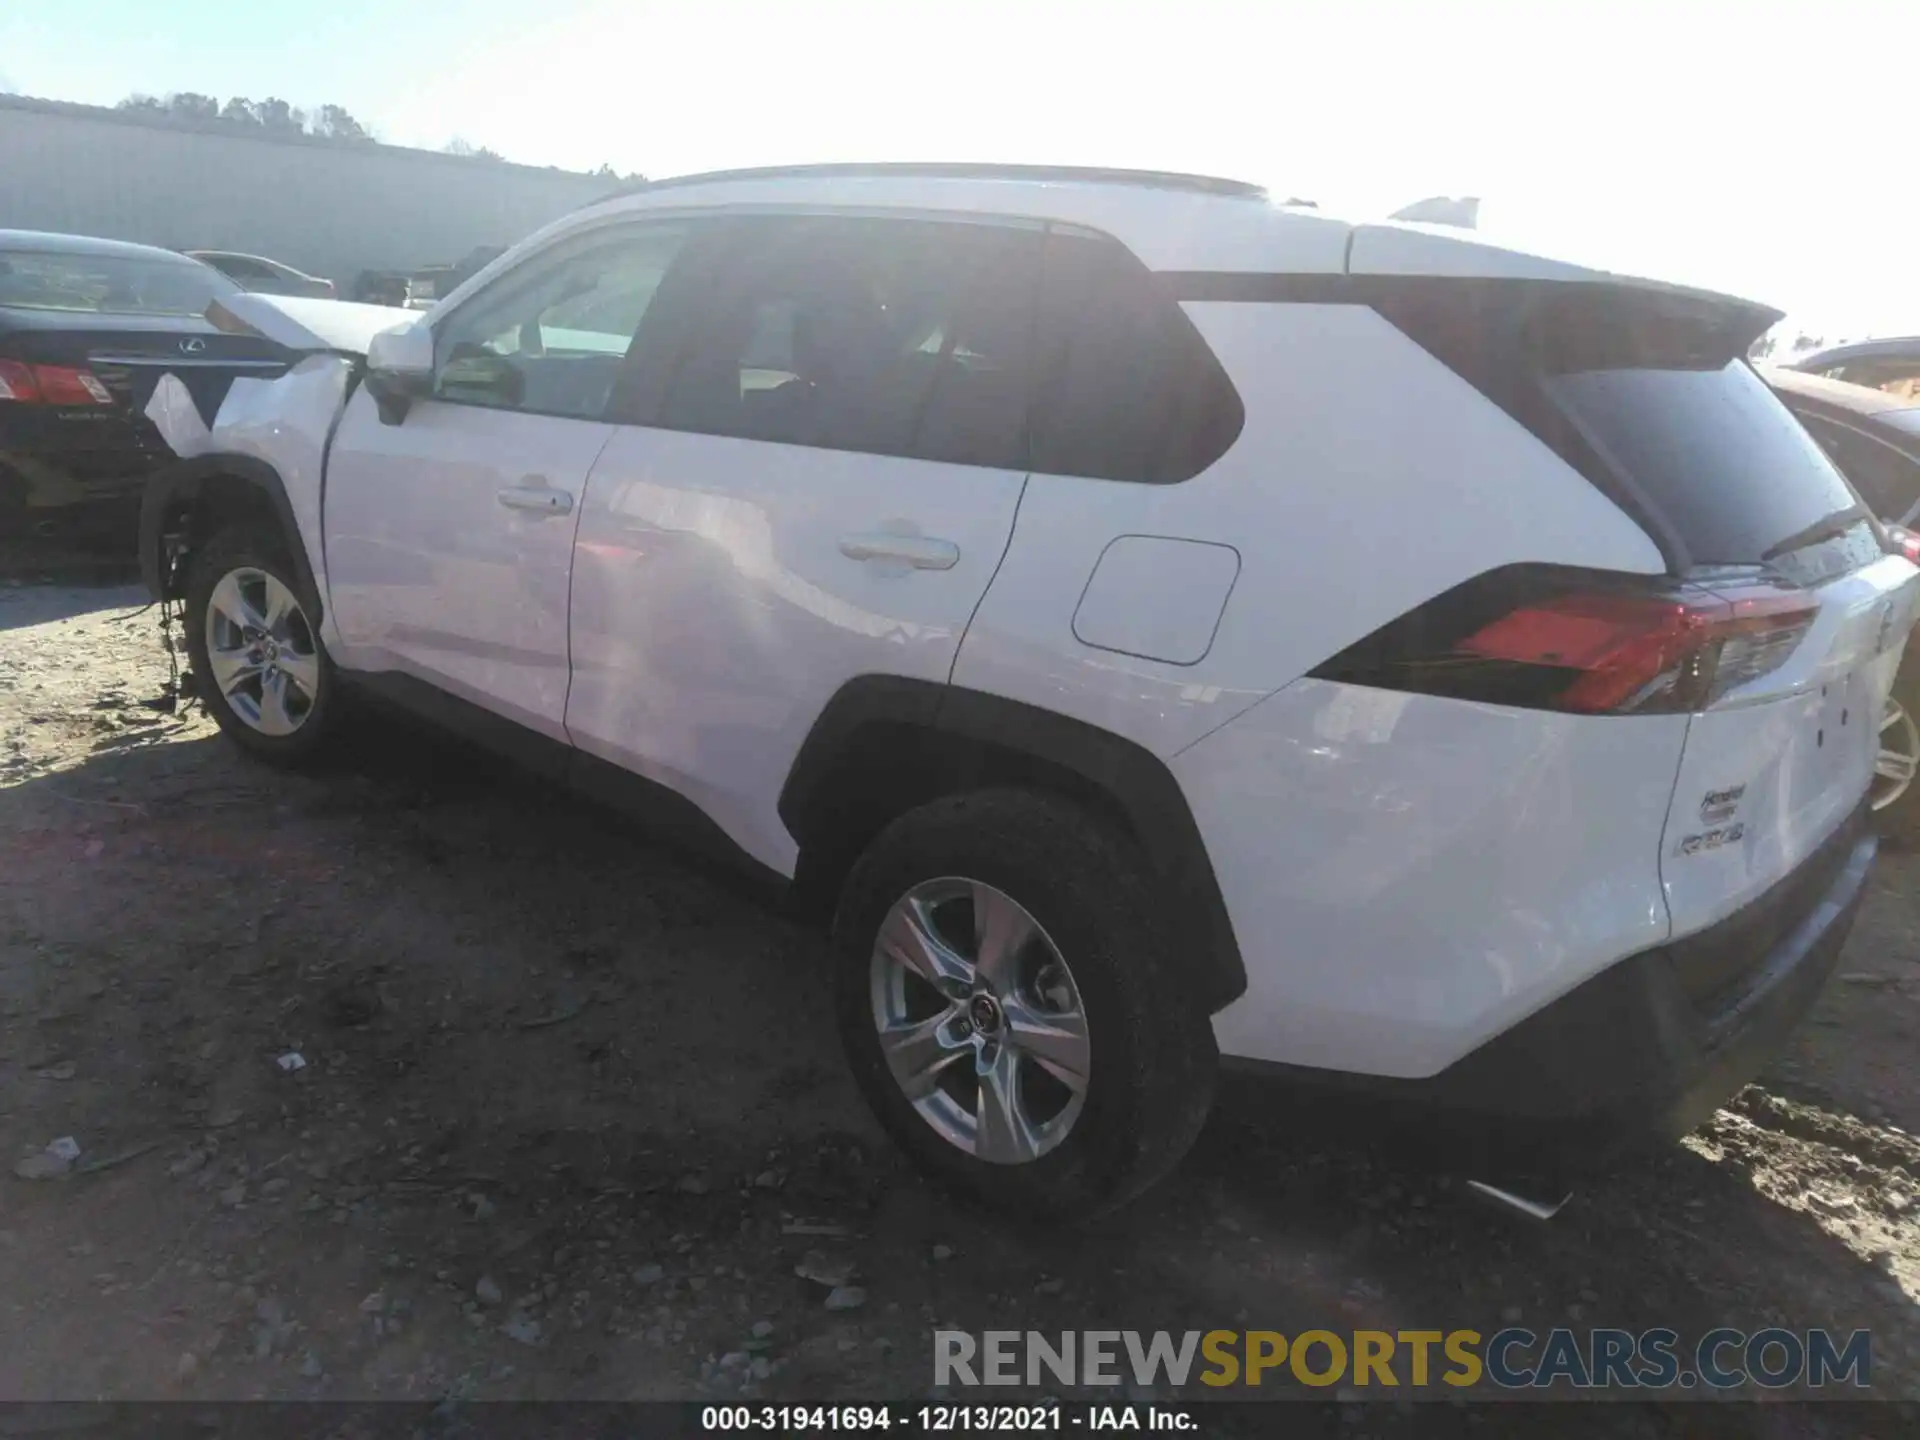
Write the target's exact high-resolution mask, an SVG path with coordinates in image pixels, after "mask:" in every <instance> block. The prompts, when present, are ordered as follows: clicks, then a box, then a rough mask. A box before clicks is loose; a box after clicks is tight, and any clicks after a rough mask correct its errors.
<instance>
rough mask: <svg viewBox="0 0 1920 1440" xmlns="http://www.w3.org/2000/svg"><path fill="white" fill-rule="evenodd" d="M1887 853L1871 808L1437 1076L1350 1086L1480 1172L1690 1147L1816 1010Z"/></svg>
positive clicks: (1356, 1081) (1347, 1086)
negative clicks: (1690, 1136) (1723, 905)
mask: <svg viewBox="0 0 1920 1440" xmlns="http://www.w3.org/2000/svg"><path fill="white" fill-rule="evenodd" d="M1877 849H1878V842H1877V841H1876V839H1875V838H1874V836H1873V834H1872V832H1871V830H1870V829H1869V828H1868V825H1867V812H1866V809H1865V807H1864V805H1863V806H1862V807H1861V808H1860V809H1859V810H1857V811H1855V812H1854V814H1853V815H1852V816H1850V817H1849V819H1848V820H1847V821H1846V823H1845V824H1843V825H1842V826H1841V827H1840V828H1839V829H1838V830H1837V831H1836V832H1835V833H1834V834H1833V835H1832V836H1830V837H1829V838H1828V839H1827V841H1826V842H1825V843H1824V844H1822V846H1821V847H1820V848H1819V850H1817V851H1816V852H1815V853H1814V854H1813V855H1811V856H1809V857H1808V858H1807V859H1806V860H1805V861H1804V862H1803V863H1802V864H1801V865H1800V867H1799V868H1798V869H1796V870H1795V871H1793V872H1792V873H1791V874H1789V875H1787V876H1786V877H1785V878H1784V879H1782V880H1781V881H1780V882H1778V883H1777V884H1776V885H1774V886H1773V887H1772V888H1771V889H1769V890H1768V891H1766V892H1765V893H1764V894H1762V895H1761V896H1759V897H1758V898H1757V899H1756V900H1755V901H1753V902H1752V903H1751V904H1749V905H1748V906H1746V907H1745V908H1743V909H1741V910H1740V911H1738V912H1736V913H1735V914H1733V915H1732V916H1729V917H1728V918H1727V919H1725V920H1723V921H1721V922H1720V923H1719V924H1717V925H1714V926H1711V927H1709V928H1708V929H1706V930H1703V931H1700V932H1697V933H1696V934H1693V935H1689V936H1687V937H1685V938H1683V939H1681V940H1678V941H1673V942H1670V943H1669V944H1666V945H1662V946H1660V947H1658V948H1656V949H1652V950H1648V951H1644V952H1642V953H1640V954H1638V955H1633V956H1630V957H1628V958H1627V959H1625V960H1622V961H1620V962H1619V963H1617V964H1615V965H1612V966H1609V967H1608V968H1607V969H1606V970H1604V971H1602V972H1601V973H1600V974H1598V975H1596V976H1594V977H1593V978H1592V979H1590V980H1588V981H1587V982H1586V983H1584V984H1582V985H1580V986H1578V987H1576V988H1575V989H1574V990H1572V991H1570V992H1569V993H1568V994H1566V995H1564V996H1562V997H1561V998H1560V999H1558V1000H1556V1001H1554V1002H1553V1003H1552V1004H1550V1005H1547V1006H1545V1007H1544V1008H1543V1009H1541V1010H1539V1011H1536V1012H1535V1013H1534V1014H1533V1015H1531V1016H1529V1017H1528V1018H1527V1019H1526V1020H1524V1021H1522V1022H1521V1023H1520V1024H1518V1025H1516V1026H1514V1027H1513V1028H1511V1029H1510V1030H1508V1031H1506V1032H1505V1033H1503V1034H1501V1035H1499V1036H1497V1037H1495V1038H1494V1039H1493V1040H1491V1041H1489V1042H1487V1043H1486V1044H1485V1045H1482V1046H1481V1047H1480V1048H1479V1049H1477V1050H1475V1051H1474V1052H1472V1053H1471V1054H1469V1055H1467V1056H1465V1057H1464V1058H1462V1059H1461V1060H1459V1061H1457V1062H1456V1063H1454V1064H1453V1065H1451V1066H1449V1067H1448V1068H1447V1069H1445V1070H1443V1071H1441V1072H1440V1073H1439V1074H1438V1075H1435V1076H1432V1077H1429V1078H1427V1079H1422V1080H1381V1079H1361V1078H1359V1077H1352V1081H1351V1083H1350V1084H1349V1083H1346V1082H1342V1083H1340V1088H1341V1089H1343V1090H1357V1091H1358V1092H1359V1093H1361V1094H1363V1095H1366V1096H1368V1097H1371V1098H1374V1099H1378V1100H1384V1101H1387V1102H1390V1103H1391V1104H1392V1105H1393V1106H1394V1107H1395V1108H1396V1109H1398V1110H1400V1111H1401V1112H1403V1118H1412V1119H1414V1120H1416V1121H1417V1124H1418V1128H1419V1129H1420V1130H1422V1131H1424V1132H1425V1133H1426V1135H1427V1137H1428V1138H1430V1139H1432V1140H1435V1141H1437V1142H1440V1143H1441V1144H1442V1146H1443V1147H1444V1149H1445V1150H1446V1151H1447V1152H1449V1153H1450V1154H1451V1156H1452V1157H1453V1158H1455V1159H1459V1160H1471V1161H1474V1162H1477V1163H1485V1164H1510V1163H1525V1162H1531V1161H1535V1160H1541V1159H1544V1158H1546V1157H1547V1156H1548V1155H1549V1154H1551V1155H1555V1156H1560V1157H1565V1156H1566V1155H1568V1154H1570V1153H1572V1154H1581V1153H1584V1154H1585V1155H1588V1156H1598V1155H1604V1154H1606V1153H1609V1152H1612V1151H1614V1150H1617V1149H1618V1147H1619V1145H1620V1144H1621V1143H1623V1142H1627V1141H1631V1140H1633V1139H1636V1138H1652V1137H1661V1136H1664V1137H1674V1136H1677V1135H1680V1134H1684V1133H1685V1132H1686V1131H1688V1130H1691V1129H1692V1128H1694V1127H1695V1126H1697V1125H1699V1124H1700V1123H1701V1122H1702V1121H1704V1120H1705V1119H1707V1117H1708V1116H1710V1115H1711V1114H1712V1113H1713V1111H1714V1110H1715V1109H1716V1108H1717V1107H1718V1106H1720V1105H1721V1104H1722V1103H1724V1102H1725V1101H1726V1100H1728V1099H1729V1098H1731V1097H1732V1096H1733V1095H1734V1094H1736V1093H1737V1092H1738V1091H1739V1090H1740V1088H1741V1087H1742V1086H1744V1085H1745V1084H1746V1083H1747V1082H1748V1081H1750V1080H1751V1079H1752V1078H1753V1077H1754V1076H1755V1075H1756V1074H1758V1073H1759V1071H1760V1070H1761V1068H1762V1067H1763V1066H1764V1065H1765V1064H1766V1063H1767V1061H1768V1060H1769V1059H1770V1058H1771V1057H1772V1055H1773V1054H1774V1053H1775V1051H1776V1050H1777V1049H1778V1048H1779V1046H1780V1045H1781V1043H1782V1042H1783V1041H1784V1040H1785V1038H1786V1036H1787V1034H1788V1033H1789V1032H1790V1031H1791V1030H1792V1029H1793V1028H1794V1026H1795V1025H1797V1024H1798V1023H1799V1022H1800V1020H1801V1019H1802V1018H1803V1017H1804V1016H1805V1015H1806V1013H1807V1011H1808V1010H1810V1009H1811V1008H1812V1007H1813V1004H1814V1001H1815V1000H1816V999H1817V998H1818V996H1819V994H1820V992H1821V990H1822V989H1823V988H1824V986H1825V984H1826V981H1827V978H1828V977H1829V976H1830V975H1831V974H1832V972H1833V968H1834V965H1835V963H1836V962H1837V961H1838V959H1839V956H1840V950H1841V947H1842V946H1843V945H1844V944H1845V943H1846V939H1847V935H1848V934H1849V932H1850V931H1851V930H1852V928H1853V921H1854V917H1855V915H1856V913H1857V912H1858V910H1859V907H1860V902H1861V899H1862V897H1863V895H1864V894H1865V891H1866V881H1867V876H1868V873H1869V872H1870V871H1871V869H1872V866H1873V861H1874V857H1875V854H1876V852H1877ZM1305 1073H1307V1074H1313V1073H1314V1072H1305ZM1316 1078H1324V1077H1323V1076H1320V1077H1316Z"/></svg>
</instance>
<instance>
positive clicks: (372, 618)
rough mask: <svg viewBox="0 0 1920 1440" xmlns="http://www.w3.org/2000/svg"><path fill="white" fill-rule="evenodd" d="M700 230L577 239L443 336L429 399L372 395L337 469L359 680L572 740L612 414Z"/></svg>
mask: <svg viewBox="0 0 1920 1440" xmlns="http://www.w3.org/2000/svg"><path fill="white" fill-rule="evenodd" d="M684 236H685V227H684V226H683V225H677V224H658V223H655V224H644V223H642V224H628V225H622V226H618V227H615V228H613V229H611V230H609V229H606V228H602V229H599V230H596V231H594V232H591V233H590V234H588V235H586V236H582V237H576V238H574V239H572V240H568V241H561V242H559V243H558V244H557V245H555V246H553V247H551V248H549V249H548V250H546V251H543V252H541V253H539V254H536V255H534V256H533V257H531V258H530V259H528V260H527V261H525V262H524V263H522V264H521V265H519V266H516V267H515V268H514V269H512V270H510V271H508V272H507V273H506V274H504V275H502V276H501V277H500V278H499V279H498V280H496V281H495V282H494V283H493V284H491V285H489V286H487V287H486V288H485V289H484V290H481V291H479V292H478V293H476V294H475V295H473V296H472V297H470V298H469V299H468V300H467V301H466V302H465V303H463V304H462V305H461V306H460V307H459V308H458V309H457V310H454V311H451V312H449V313H448V314H447V315H445V316H436V317H435V319H434V321H433V331H434V356H435V376H434V388H433V393H432V396H431V397H430V398H427V399H424V400H421V401H418V402H416V403H415V404H414V405H413V406H412V407H411V408H410V409H409V411H408V412H407V414H406V416H405V417H404V419H403V420H402V421H401V423H399V424H397V425H396V424H387V423H384V422H383V421H382V420H381V418H380V415H379V413H378V409H377V407H376V405H375V404H374V401H373V398H372V397H371V396H370V395H369V394H368V393H367V392H366V389H365V388H364V387H362V389H361V390H360V391H359V392H358V393H357V394H355V396H354V397H353V400H352V401H351V402H350V403H349V405H348V406H347V409H346V413H345V414H344V415H343V417H342V419H341V423H340V430H339V433H338V435H337V437H336V438H335V441H334V445H333V449H332V452H331V458H330V460H329V463H328V468H327V488H326V500H325V504H326V518H325V531H326V545H327V570H328V578H329V586H328V588H329V591H330V603H331V606H332V611H333V616H334V620H335V624H336V625H337V627H338V630H339V633H340V636H341V639H342V641H343V642H344V646H343V649H342V651H341V655H340V658H341V660H342V662H343V663H345V664H346V665H348V666H349V667H350V668H355V669H362V670H385V671H398V672H401V673H403V674H407V675H411V676H412V677H414V678H416V679H420V680H425V681H427V682H429V683H430V684H432V685H434V686H436V687H438V688H440V689H442V690H445V691H447V692H449V693H451V694H453V695H455V696H458V697H459V698H461V699H465V700H469V701H472V702H474V703H477V704H479V705H481V706H484V707H485V708H487V709H489V710H492V711H494V712H495V713H496V714H499V715H502V716H504V717H506V718H507V719H510V720H513V721H516V722H518V723H519V724H522V725H525V726H528V727H530V728H532V729H534V730H536V731H539V732H540V733H542V734H545V735H547V736H549V737H551V738H553V739H556V740H562V741H564V740H566V738H567V732H566V726H565V712H566V699H567V685H568V655H567V594H568V585H569V582H570V578H571V570H572V561H573V544H574V532H575V528H576V526H577V525H578V523H579V513H580V501H581V498H582V495H583V493H584V491H585V488H586V480H587V473H588V471H589V470H590V469H591V468H592V466H593V463H594V460H595V458H596V457H597V456H598V455H599V454H600V451H601V450H602V448H603V447H604V446H605V445H606V443H607V440H608V438H609V437H610V436H611V435H612V433H613V428H612V427H611V426H610V425H608V424H607V423H606V422H605V421H604V420H603V419H602V418H601V417H602V414H603V412H604V411H605V409H606V406H607V402H608V399H609V397H610V396H611V394H612V393H613V391H614V388H615V385H616V383H617V382H618V380H619V378H620V376H621V375H622V373H623V371H624V368H625V367H626V365H627V364H628V363H629V361H628V351H629V350H630V348H631V346H632V343H633V337H634V333H635V331H636V330H637V329H638V328H639V324H640V319H641V317H642V316H643V315H644V314H645V313H646V311H647V308H648V306H649V305H650V304H651V303H652V299H653V295H654V292H655V290H656V289H657V288H658V287H659V285H660V282H661V280H662V279H663V277H664V276H665V275H666V273H667V271H668V269H669V268H670V267H671V266H672V265H673V263H674V260H675V257H676V256H677V255H678V253H679V251H680V248H681V243H682V240H683V238H684Z"/></svg>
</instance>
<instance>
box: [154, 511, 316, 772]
mask: <svg viewBox="0 0 1920 1440" xmlns="http://www.w3.org/2000/svg"><path fill="white" fill-rule="evenodd" d="M301 588H302V587H301V585H300V582H299V580H298V578H297V573H296V571H295V569H294V567H293V565H292V564H291V563H290V562H289V561H288V560H287V558H286V552H285V548H284V546H283V545H282V544H281V543H280V540H279V537H278V536H277V535H275V534H274V533H273V532H272V531H270V530H267V529H264V528H261V527H256V526H238V527H234V528H232V529H228V530H223V531H221V532H220V533H219V534H217V535H215V536H214V538H213V539H212V540H210V541H209V542H207V544H206V545H205V546H203V547H202V548H201V550H200V552H199V553H198V554H197V555H196V556H195V557H194V559H193V564H192V568H191V571H190V573H189V577H188V583H187V651H188V654H189V656H190V657H191V661H192V665H193V673H194V678H195V681H196V684H197V689H198V693H199V697H200V699H201V702H202V703H203V704H205V705H206V707H207V710H208V713H210V714H211V715H212V716H213V718H214V720H215V721H216V722H217V723H218V724H219V726H220V728H221V729H222V730H224V731H225V732H226V733H227V734H228V735H229V736H230V737H231V738H232V739H233V740H235V741H236V742H238V743H239V745H240V746H241V748H243V749H245V750H248V751H250V752H251V753H253V754H255V755H258V756H260V757H261V758H262V759H265V760H271V761H274V762H275V763H278V764H286V765H293V764H299V763H302V762H304V761H306V760H309V759H311V758H313V757H314V756H315V755H316V754H317V753H318V752H319V751H320V750H321V749H322V748H323V747H324V746H325V745H326V744H327V742H328V741H329V740H330V739H331V738H332V735H333V731H334V729H335V723H336V722H335V710H336V708H337V697H336V695H335V691H336V690H337V689H338V688H339V685H338V681H337V677H336V676H335V674H334V670H333V663H332V662H331V661H330V660H329V659H328V658H327V653H326V647H325V646H324V645H323V644H322V643H321V641H320V634H319V626H318V623H317V621H316V619H315V613H314V612H315V607H314V606H313V604H312V602H311V601H310V600H307V599H305V598H303V597H302V595H301Z"/></svg>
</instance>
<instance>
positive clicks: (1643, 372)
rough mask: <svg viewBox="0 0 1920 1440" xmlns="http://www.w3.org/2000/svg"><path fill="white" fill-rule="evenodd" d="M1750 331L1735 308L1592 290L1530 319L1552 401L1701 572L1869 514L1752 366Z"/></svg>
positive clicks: (1576, 290) (1553, 298) (1533, 309)
mask: <svg viewBox="0 0 1920 1440" xmlns="http://www.w3.org/2000/svg"><path fill="white" fill-rule="evenodd" d="M1747 324H1748V321H1747V317H1746V316H1745V315H1744V314H1743V313H1742V311H1741V310H1740V309H1739V308H1738V307H1736V306H1734V305H1731V304H1727V303H1721V302H1710V301H1705V300H1702V299H1697V298H1695V297H1692V296H1687V295H1677V294H1659V293H1647V292H1641V293H1637V294H1635V293H1625V292H1622V291H1621V290H1619V289H1613V288H1611V287H1585V286H1580V287H1570V288H1568V289H1565V290H1561V291H1557V292H1556V291H1549V292H1547V293H1546V294H1545V295H1543V296H1539V297H1536V298H1535V300H1534V302H1533V304H1532V305H1531V306H1530V307H1529V310H1528V313H1527V316H1526V321H1525V342H1526V346H1527V349H1528V351H1529V352H1530V354H1531V356H1532V359H1533V363H1534V364H1535V366H1536V367H1537V368H1538V371H1539V373H1540V375H1541V377H1542V382H1543V383H1544V384H1545V386H1546V387H1547V391H1548V393H1549V395H1550V396H1552V398H1553V399H1554V401H1555V402H1556V403H1557V404H1558V406H1559V407H1560V409H1561V410H1562V411H1564V412H1565V413H1566V414H1567V415H1568V417H1569V418H1570V419H1572V420H1573V421H1574V423H1575V424H1576V425H1577V426H1579V428H1580V429H1581V430H1582V431H1584V432H1585V434H1586V437H1587V439H1588V440H1589V441H1590V442H1591V443H1592V445H1593V446H1594V448H1595V449H1596V450H1598V451H1599V452H1600V453H1601V455H1602V456H1603V457H1604V458H1605V459H1606V460H1608V461H1609V462H1611V464H1612V465H1613V466H1614V467H1615V468H1616V469H1618V470H1620V471H1621V472H1622V473H1623V475H1624V476H1625V478H1626V479H1627V480H1628V482H1629V483H1631V484H1632V485H1633V486H1635V487H1637V488H1638V489H1639V490H1640V491H1641V492H1642V493H1644V494H1645V495H1646V496H1647V498H1648V499H1649V500H1650V501H1651V502H1652V503H1653V504H1654V505H1655V506H1657V507H1658V509H1659V511H1660V513H1661V516H1662V518H1663V519H1665V520H1666V521H1667V523H1668V524H1669V525H1671V526H1672V527H1673V530H1674V532H1675V533H1676V534H1677V535H1678V536H1679V538H1680V540H1681V542H1682V543H1683V544H1684V545H1685V546H1686V548H1687V551H1688V552H1689V557H1690V558H1691V560H1692V561H1693V563H1694V564H1696V565H1728V564H1731V565H1739V564H1752V563H1755V562H1757V561H1761V560H1767V559H1772V558H1773V557H1774V556H1775V555H1777V554H1780V553H1782V552H1783V551H1785V550H1791V549H1794V548H1797V546H1798V544H1799V543H1817V542H1818V541H1819V540H1821V539H1824V538H1826V537H1825V536H1822V535H1819V534H1817V533H1816V532H1817V530H1818V528H1819V527H1820V526H1821V524H1822V522H1824V521H1829V520H1833V519H1834V518H1835V517H1837V516H1839V515H1841V514H1843V513H1844V512H1845V511H1847V510H1848V509H1850V508H1852V507H1854V506H1855V505H1856V503H1857V502H1856V500H1855V498H1854V495H1853V493H1852V491H1851V490H1849V489H1848V487H1847V482H1846V481H1845V480H1844V479H1842V478H1841V475H1840V472H1839V471H1838V470H1836V469H1835V468H1834V466H1833V463H1832V461H1831V460H1829V459H1828V457H1827V455H1826V453H1825V452H1824V451H1822V450H1821V448H1820V447H1819V445H1818V444H1816V443H1815V442H1814V439H1813V437H1812V436H1810V435H1809V434H1807V432H1806V431H1805V429H1803V428H1802V427H1801V425H1800V422H1799V421H1797V420H1795V419H1794V418H1793V415H1792V414H1791V413H1790V412H1789V411H1788V410H1787V408H1786V406H1784V405H1783V404H1781V403H1780V400H1779V398H1778V397H1777V396H1775V395H1774V393H1773V392H1772V390H1770V389H1769V388H1768V387H1767V385H1766V383H1765V382H1764V381H1762V380H1761V379H1760V377H1759V376H1758V375H1756V374H1755V373H1754V372H1753V369H1752V367H1751V366H1749V365H1748V364H1747V363H1746V360H1745V358H1744V353H1743V352H1744V351H1745V349H1746V346H1747V343H1748V340H1749V338H1750V336H1749V335H1748V334H1747V331H1746V329H1745V328H1744V327H1745V326H1746V325H1747Z"/></svg>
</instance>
